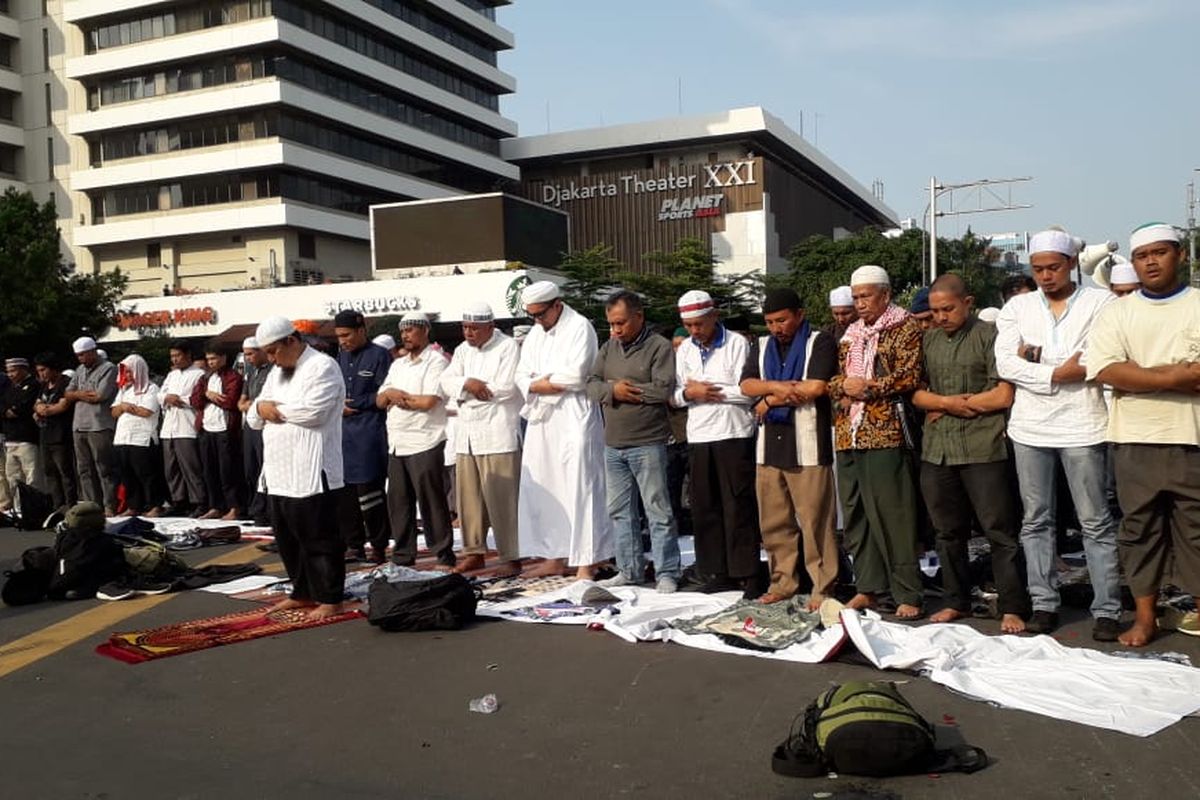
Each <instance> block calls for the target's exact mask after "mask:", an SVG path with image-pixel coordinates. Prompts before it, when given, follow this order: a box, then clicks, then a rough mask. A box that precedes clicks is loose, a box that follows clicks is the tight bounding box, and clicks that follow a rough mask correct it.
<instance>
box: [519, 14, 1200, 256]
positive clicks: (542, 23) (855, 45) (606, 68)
mask: <svg viewBox="0 0 1200 800" xmlns="http://www.w3.org/2000/svg"><path fill="white" fill-rule="evenodd" d="M497 21H498V22H499V23H500V24H501V25H503V26H504V27H506V28H508V29H509V30H511V31H512V32H513V34H514V35H515V37H516V47H515V49H514V50H512V51H509V52H506V53H502V54H501V57H500V68H501V69H503V70H504V71H505V72H507V73H509V74H511V75H513V76H514V77H515V78H516V79H517V91H516V93H515V94H514V95H511V96H508V97H506V98H505V99H504V100H503V101H502V103H501V110H502V112H503V113H504V114H505V116H508V117H510V118H512V119H514V120H516V121H517V123H518V125H519V126H520V134H521V135H533V134H540V133H546V132H547V130H549V131H552V132H557V131H564V130H573V129H578V128H592V127H598V126H601V125H613V124H620V123H626V122H639V121H647V120H653V119H661V118H666V117H673V116H678V114H679V112H680V105H681V103H680V96H681V94H682V111H683V114H684V115H685V116H687V115H695V114H706V113H713V112H719V111H725V110H728V109H731V108H740V107H744V106H763V107H764V108H766V109H767V110H768V111H770V112H771V113H773V114H774V115H775V116H777V117H779V118H780V119H782V120H783V121H784V122H786V123H787V124H789V125H791V126H792V127H793V128H797V129H798V128H799V127H800V124H801V115H802V114H803V125H804V131H803V133H804V136H805V138H806V139H807V140H808V141H809V142H810V143H813V144H815V145H817V146H818V147H819V149H820V150H822V151H823V152H824V153H825V154H826V155H827V156H828V157H830V158H831V159H833V161H835V162H836V163H837V164H838V165H839V166H841V167H842V168H843V169H845V170H846V171H847V172H848V173H849V174H850V175H852V176H853V177H854V178H855V179H857V180H858V182H859V183H861V184H862V185H863V186H865V187H868V188H869V187H870V186H871V184H872V182H873V181H875V180H876V179H878V180H881V181H882V182H883V185H884V202H885V203H887V204H888V205H889V206H890V207H891V208H892V209H893V210H895V211H896V213H897V214H898V215H899V216H900V217H901V218H903V217H914V218H917V219H918V222H920V218H921V217H922V215H923V213H924V210H925V207H926V204H927V202H928V200H929V197H928V195H929V192H928V186H929V179H930V177H936V178H937V179H938V181H939V182H941V183H945V184H950V183H966V182H970V181H975V180H979V179H984V178H989V179H998V178H1013V177H1024V176H1031V177H1033V181H1031V182H1028V183H1021V184H1016V185H1014V186H1013V187H1012V190H1011V195H1010V194H1009V192H1008V190H1007V189H1006V190H1004V191H1003V193H1002V195H1001V199H1002V201H1005V202H1008V201H1010V197H1011V203H1012V204H1030V205H1032V206H1033V208H1030V209H1024V210H1017V211H1005V212H998V213H987V214H974V215H963V216H956V217H950V216H948V217H944V218H942V219H940V220H939V223H938V228H939V230H938V232H939V234H941V235H942V236H957V235H960V234H962V233H965V232H966V230H967V228H968V227H970V228H971V229H972V230H974V231H976V232H977V233H996V232H1002V231H1030V232H1035V231H1038V230H1041V229H1043V228H1045V227H1047V226H1049V225H1053V224H1058V225H1063V226H1064V227H1066V228H1067V230H1069V231H1071V232H1072V233H1074V234H1076V235H1078V236H1081V237H1083V238H1085V239H1087V240H1088V241H1089V242H1098V241H1101V240H1103V239H1115V240H1117V241H1119V242H1121V250H1122V252H1127V251H1128V233H1129V231H1130V230H1131V229H1132V228H1133V227H1135V226H1137V225H1139V224H1141V223H1143V222H1146V221H1150V220H1162V221H1166V222H1172V223H1175V224H1178V225H1184V224H1185V221H1186V218H1187V203H1186V198H1187V194H1186V193H1187V188H1186V187H1187V184H1188V182H1189V181H1191V180H1192V179H1193V178H1197V179H1200V173H1196V172H1193V170H1194V169H1196V168H1200V144H1198V142H1200V138H1198V134H1200V102H1197V97H1198V95H1200V69H1197V67H1198V66H1200V56H1198V55H1197V52H1198V49H1197V48H1198V45H1197V44H1196V42H1195V38H1196V34H1197V31H1198V30H1200V2H1196V0H1087V1H1086V2H1085V1H1084V0H1065V1H1064V2H1051V1H1048V0H1041V2H1032V1H1031V0H1006V1H1005V2H996V1H993V2H982V1H981V0H970V1H969V2H968V1H967V0H956V1H955V2H950V1H949V0H944V1H943V0H910V1H909V2H905V3H897V2H882V1H878V0H859V1H858V2H853V3H849V2H832V0H831V1H830V2H816V1H815V0H637V1H636V2H635V1H634V0H603V2H601V1H600V0H514V2H513V4H512V5H510V6H507V7H503V8H500V9H499V10H498V13H497ZM1189 40H1190V41H1189ZM681 83H682V93H681V92H680V84H681ZM950 199H951V198H949V197H948V196H943V197H942V198H941V199H939V201H938V205H939V209H941V210H947V208H946V206H947V204H948V201H949V200H950ZM953 202H954V206H955V207H957V208H960V209H961V208H965V207H972V206H973V207H978V205H979V198H978V197H977V196H974V195H965V194H955V195H954V196H953ZM994 203H995V199H994V198H990V197H984V198H983V205H984V206H985V207H986V206H988V205H989V204H994Z"/></svg>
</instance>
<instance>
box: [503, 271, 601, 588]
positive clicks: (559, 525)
mask: <svg viewBox="0 0 1200 800" xmlns="http://www.w3.org/2000/svg"><path fill="white" fill-rule="evenodd" d="M521 301H522V303H523V304H524V306H525V311H526V313H527V314H528V315H529V316H530V317H532V318H533V320H534V322H536V323H537V324H536V325H535V326H534V327H533V329H532V330H531V331H530V332H529V337H528V338H527V339H526V340H525V343H524V345H523V346H522V347H521V360H520V361H519V362H518V364H517V375H516V382H517V388H519V389H520V390H521V394H523V395H524V396H525V406H524V408H522V409H521V416H523V417H524V418H525V419H526V420H527V421H528V423H529V424H528V426H527V428H526V430H525V451H524V454H523V456H522V461H521V489H520V500H519V502H518V507H517V528H518V537H519V540H520V547H521V555H522V556H526V557H532V558H537V557H540V558H544V559H546V561H545V562H543V563H542V564H541V565H539V566H538V567H536V568H535V569H534V570H531V571H530V572H529V573H528V574H530V575H555V574H561V573H562V571H563V569H564V568H565V567H566V566H567V565H570V566H574V567H576V568H577V572H576V574H577V577H580V578H591V577H593V575H594V574H595V565H596V564H597V563H598V562H600V561H604V560H606V559H609V558H612V556H613V552H614V543H613V535H612V524H611V521H610V520H609V517H608V512H607V510H606V506H605V499H606V487H605V482H604V423H603V421H602V420H601V418H600V409H599V407H598V406H597V405H596V404H595V403H594V402H592V401H591V400H589V399H588V397H587V393H586V391H585V389H586V385H587V377H588V374H589V372H590V371H591V367H592V364H593V362H594V361H595V359H596V352H597V349H598V346H597V341H596V331H595V330H594V329H593V328H592V325H591V323H590V322H588V320H587V319H586V318H584V317H582V316H580V315H579V314H578V313H576V312H575V310H574V309H572V308H571V307H570V306H568V305H566V304H565V303H564V302H563V301H562V299H561V297H560V296H559V289H558V287H557V286H556V285H555V284H553V283H551V282H549V281H539V282H538V283H534V284H531V285H530V286H527V287H526V288H525V291H524V292H522V294H521Z"/></svg>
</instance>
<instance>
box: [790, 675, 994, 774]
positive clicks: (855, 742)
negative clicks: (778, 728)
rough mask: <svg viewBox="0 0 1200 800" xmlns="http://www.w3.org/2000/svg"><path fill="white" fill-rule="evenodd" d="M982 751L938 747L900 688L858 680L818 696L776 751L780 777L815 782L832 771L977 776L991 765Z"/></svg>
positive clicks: (892, 684) (891, 684) (930, 732)
mask: <svg viewBox="0 0 1200 800" xmlns="http://www.w3.org/2000/svg"><path fill="white" fill-rule="evenodd" d="M987 763H988V762H987V754H986V753H984V752H983V751H982V750H980V749H979V748H977V747H971V746H969V745H968V746H964V747H956V748H953V749H951V750H937V749H936V748H935V747H934V730H933V726H932V725H930V724H929V723H928V722H927V721H926V720H925V718H924V717H922V716H921V715H920V714H919V713H917V710H916V709H914V708H913V707H912V706H911V705H909V702H908V701H907V700H905V699H904V696H903V695H901V694H900V691H899V690H898V689H897V688H896V684H894V683H891V682H886V681H852V682H850V683H843V684H842V685H841V686H834V687H833V688H831V689H828V690H827V691H825V692H823V693H822V694H821V695H820V696H818V697H817V699H816V700H814V701H813V702H812V703H811V704H809V706H808V708H807V709H805V711H804V713H803V714H800V715H799V716H797V717H796V719H795V720H794V721H793V722H792V728H791V731H790V732H789V733H788V738H787V739H786V740H785V741H784V742H783V743H781V744H780V745H779V746H778V747H776V748H775V753H774V756H773V758H772V759H771V768H772V769H773V770H774V771H775V772H777V773H779V774H780V775H788V776H791V777H795V778H815V777H819V776H822V775H825V774H826V773H829V772H838V773H845V774H847V775H865V776H870V777H884V776H888V775H912V774H918V773H922V772H975V771H976V770H979V769H983V768H984V767H985V766H987Z"/></svg>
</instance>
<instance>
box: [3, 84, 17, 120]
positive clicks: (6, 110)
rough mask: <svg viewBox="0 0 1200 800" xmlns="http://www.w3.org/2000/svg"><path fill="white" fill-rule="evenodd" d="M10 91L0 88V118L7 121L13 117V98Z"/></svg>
mask: <svg viewBox="0 0 1200 800" xmlns="http://www.w3.org/2000/svg"><path fill="white" fill-rule="evenodd" d="M15 96H16V95H14V94H13V93H12V92H6V91H3V90H0V119H6V120H8V121H9V122H11V121H12V119H13V98H14V97H15Z"/></svg>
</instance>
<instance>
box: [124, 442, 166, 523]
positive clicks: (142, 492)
mask: <svg viewBox="0 0 1200 800" xmlns="http://www.w3.org/2000/svg"><path fill="white" fill-rule="evenodd" d="M113 450H115V451H116V455H117V466H118V468H119V469H120V471H121V484H122V485H123V486H124V487H125V508H126V509H128V510H130V511H133V513H135V514H141V513H143V512H145V511H149V510H150V509H151V508H154V507H156V506H157V505H158V504H159V503H161V502H162V499H163V494H164V491H163V482H162V478H161V476H160V473H159V470H158V459H157V458H156V457H155V453H154V450H155V448H154V446H153V445H149V444H148V445H144V446H138V445H127V444H122V445H117V446H116V447H114V448H113Z"/></svg>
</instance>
